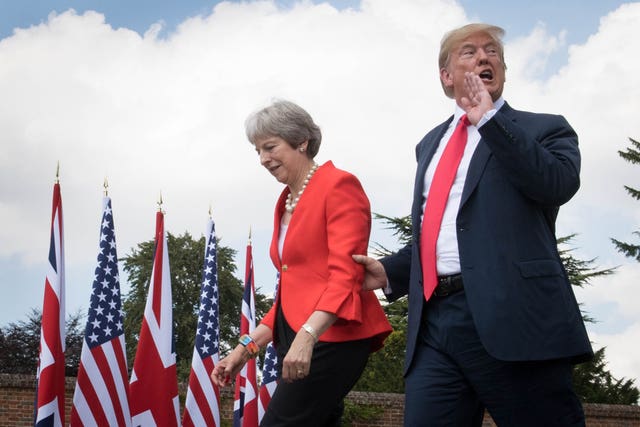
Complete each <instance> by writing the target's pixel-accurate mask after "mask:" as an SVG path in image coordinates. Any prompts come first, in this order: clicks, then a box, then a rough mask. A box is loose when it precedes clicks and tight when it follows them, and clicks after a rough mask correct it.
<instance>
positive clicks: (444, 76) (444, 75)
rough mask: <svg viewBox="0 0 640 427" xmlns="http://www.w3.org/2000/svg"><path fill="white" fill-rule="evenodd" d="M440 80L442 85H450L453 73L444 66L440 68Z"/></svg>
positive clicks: (451, 84)
mask: <svg viewBox="0 0 640 427" xmlns="http://www.w3.org/2000/svg"><path fill="white" fill-rule="evenodd" d="M440 81H441V82H442V85H443V86H444V87H447V88H449V87H452V86H453V75H452V74H451V73H450V72H449V71H448V70H447V69H446V68H440Z"/></svg>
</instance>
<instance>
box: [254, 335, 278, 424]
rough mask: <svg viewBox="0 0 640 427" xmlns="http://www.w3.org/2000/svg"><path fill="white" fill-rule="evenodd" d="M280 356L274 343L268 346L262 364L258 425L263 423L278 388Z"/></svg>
mask: <svg viewBox="0 0 640 427" xmlns="http://www.w3.org/2000/svg"><path fill="white" fill-rule="evenodd" d="M279 377H280V372H278V356H277V355H276V349H275V347H274V346H273V343H272V342H270V343H269V344H267V349H266V350H265V354H264V363H263V364H262V384H261V385H260V399H259V400H258V423H260V421H262V417H263V416H264V413H265V411H266V410H267V406H269V402H271V396H273V393H274V392H275V391H276V387H277V386H278V378H279Z"/></svg>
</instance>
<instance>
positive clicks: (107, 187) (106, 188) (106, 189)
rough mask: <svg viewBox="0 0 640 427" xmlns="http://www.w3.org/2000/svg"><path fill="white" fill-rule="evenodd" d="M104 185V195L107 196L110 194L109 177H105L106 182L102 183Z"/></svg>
mask: <svg viewBox="0 0 640 427" xmlns="http://www.w3.org/2000/svg"><path fill="white" fill-rule="evenodd" d="M102 186H103V187H104V196H105V197H107V196H108V195H109V181H107V177H106V176H105V177H104V184H102Z"/></svg>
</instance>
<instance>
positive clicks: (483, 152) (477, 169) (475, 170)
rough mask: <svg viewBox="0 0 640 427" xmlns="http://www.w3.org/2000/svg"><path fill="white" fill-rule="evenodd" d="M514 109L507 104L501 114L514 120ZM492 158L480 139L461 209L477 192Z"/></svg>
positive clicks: (470, 167)
mask: <svg viewBox="0 0 640 427" xmlns="http://www.w3.org/2000/svg"><path fill="white" fill-rule="evenodd" d="M512 112H513V109H512V108H511V107H509V105H508V104H507V103H506V102H505V103H504V104H503V105H502V108H500V113H501V114H504V115H505V116H506V117H507V118H509V119H510V120H514V118H513V115H512ZM489 157H491V150H490V149H489V147H488V145H487V144H486V143H485V142H484V141H483V139H482V138H480V142H479V143H478V146H477V147H476V150H475V151H474V153H473V156H471V162H470V163H469V170H468V171H467V177H466V179H465V182H464V188H463V189H462V196H461V200H460V208H459V209H462V206H464V204H465V203H466V201H467V199H469V196H470V195H471V193H473V190H475V188H476V186H477V185H478V182H480V177H482V173H483V172H484V168H485V166H486V165H487V161H488V160H489Z"/></svg>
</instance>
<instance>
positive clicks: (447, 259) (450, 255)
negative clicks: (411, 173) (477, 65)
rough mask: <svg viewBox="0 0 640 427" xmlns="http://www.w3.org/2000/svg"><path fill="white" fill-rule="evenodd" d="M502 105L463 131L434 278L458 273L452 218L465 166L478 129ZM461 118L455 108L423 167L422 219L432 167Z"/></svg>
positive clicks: (436, 163)
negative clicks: (461, 147)
mask: <svg viewBox="0 0 640 427" xmlns="http://www.w3.org/2000/svg"><path fill="white" fill-rule="evenodd" d="M503 104H504V99H502V97H501V98H499V99H498V100H497V101H496V102H495V103H494V109H492V110H490V111H488V112H487V113H486V114H485V115H484V116H483V117H482V119H481V120H480V122H478V125H477V127H476V126H473V125H470V126H468V127H467V145H466V146H465V148H464V154H463V155H462V160H461V161H460V166H458V171H457V172H456V176H455V178H454V180H453V184H452V185H451V191H450V193H449V198H448V200H447V204H446V206H445V209H444V215H443V216H442V224H441V225H440V233H439V234H438V241H437V243H436V270H437V272H438V276H446V275H450V274H456V273H460V256H459V253H458V237H457V233H456V217H457V215H458V209H459V207H460V200H461V198H462V189H463V188H464V183H465V180H466V178H467V171H468V170H469V163H471V157H472V156H473V153H474V151H475V150H476V147H477V146H478V143H479V142H480V134H479V133H478V128H480V127H481V126H482V125H483V124H485V123H486V122H487V121H489V120H490V119H491V118H492V117H493V115H494V114H495V113H496V111H497V110H499V109H500V107H502V105H503ZM463 114H464V110H462V108H460V107H459V106H457V105H456V109H455V113H454V116H453V120H452V121H451V124H450V125H449V128H448V129H447V131H446V132H445V134H444V135H443V136H442V139H441V140H440V143H439V144H438V148H437V149H436V152H435V153H434V155H433V158H432V159H431V162H430V163H429V166H428V167H427V173H426V174H425V177H424V189H423V191H422V195H423V197H424V202H423V204H422V215H423V216H424V208H425V205H426V203H427V196H428V194H429V187H430V186H431V181H433V174H434V173H435V170H436V166H437V165H438V162H439V161H440V157H442V153H443V151H444V149H445V147H446V146H447V142H448V141H449V139H450V138H451V134H453V131H454V130H455V128H456V125H457V124H458V121H459V120H460V117H462V115H463Z"/></svg>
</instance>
